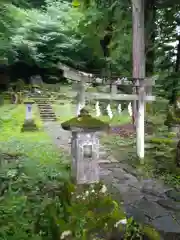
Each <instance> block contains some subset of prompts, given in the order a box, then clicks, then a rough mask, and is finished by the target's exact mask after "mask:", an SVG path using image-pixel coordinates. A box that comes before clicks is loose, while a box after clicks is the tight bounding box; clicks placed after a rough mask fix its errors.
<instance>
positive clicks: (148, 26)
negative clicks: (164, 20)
mask: <svg viewBox="0 0 180 240" xmlns="http://www.w3.org/2000/svg"><path fill="white" fill-rule="evenodd" d="M155 20H156V7H155V0H151V1H145V52H146V77H151V76H152V75H153V72H154V59H155V51H154V43H155V37H156V23H155ZM146 92H147V94H148V95H152V86H148V87H147V88H146Z"/></svg>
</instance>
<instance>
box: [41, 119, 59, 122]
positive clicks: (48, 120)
mask: <svg viewBox="0 0 180 240" xmlns="http://www.w3.org/2000/svg"><path fill="white" fill-rule="evenodd" d="M43 122H56V119H43Z"/></svg>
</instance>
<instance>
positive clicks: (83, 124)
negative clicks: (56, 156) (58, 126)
mask: <svg viewBox="0 0 180 240" xmlns="http://www.w3.org/2000/svg"><path fill="white" fill-rule="evenodd" d="M83 111H86V110H85V109H82V110H81V114H80V115H79V116H78V117H75V118H72V119H70V120H68V121H66V122H64V123H62V128H63V129H65V130H71V129H72V128H81V129H87V130H94V131H100V130H102V131H103V130H108V129H109V124H107V123H105V122H103V121H101V120H99V119H96V118H93V117H92V116H91V115H90V114H89V113H88V112H86V114H83Z"/></svg>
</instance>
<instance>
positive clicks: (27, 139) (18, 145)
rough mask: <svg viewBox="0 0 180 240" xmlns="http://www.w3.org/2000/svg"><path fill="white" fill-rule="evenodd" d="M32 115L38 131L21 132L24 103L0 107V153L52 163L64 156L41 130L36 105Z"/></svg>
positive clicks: (42, 162)
mask: <svg viewBox="0 0 180 240" xmlns="http://www.w3.org/2000/svg"><path fill="white" fill-rule="evenodd" d="M33 116H34V120H35V123H36V124H37V126H38V128H39V131H36V132H21V127H22V125H23V122H24V118H25V106H24V105H16V106H15V105H11V104H8V105H4V106H2V107H1V108H0V129H1V134H0V154H2V155H3V156H6V154H7V155H9V156H15V155H17V156H18V155H21V156H24V157H25V156H26V157H28V158H30V159H31V160H32V161H36V160H37V162H39V163H41V164H47V163H48V164H52V163H53V162H59V161H60V160H63V158H65V156H64V154H63V153H61V152H60V150H58V149H56V147H55V146H54V145H53V144H52V142H51V139H50V138H49V136H48V135H47V134H46V133H45V132H44V131H43V128H42V122H41V120H40V117H39V114H38V110H37V107H36V105H34V106H33Z"/></svg>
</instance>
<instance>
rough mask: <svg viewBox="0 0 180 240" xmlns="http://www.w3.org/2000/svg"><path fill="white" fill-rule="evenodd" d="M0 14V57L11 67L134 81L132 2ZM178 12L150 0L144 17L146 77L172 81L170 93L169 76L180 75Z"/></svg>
mask: <svg viewBox="0 0 180 240" xmlns="http://www.w3.org/2000/svg"><path fill="white" fill-rule="evenodd" d="M166 4H168V8H167V5H166ZM0 9H1V11H0V54H1V58H4V57H6V58H8V60H9V63H11V62H14V61H15V60H21V61H25V62H27V63H29V64H35V63H36V64H37V65H39V66H40V67H48V68H49V67H54V66H56V65H57V63H58V62H63V63H66V64H68V65H70V66H73V67H76V68H81V69H85V70H87V71H93V70H97V71H101V70H102V69H104V68H105V67H107V66H110V68H111V71H112V72H116V73H117V74H119V75H121V76H122V75H124V76H131V75H132V54H131V49H132V17H131V15H132V13H131V1H123V0H120V1H110V0H109V1H104V0H101V1H100V0H74V1H73V2H72V1H68V0H64V1H63V0H29V1H23V0H14V1H10V0H9V1H8V2H7V1H4V2H2V1H1V3H0ZM179 10H180V7H179V5H178V4H174V5H173V4H172V5H169V2H168V3H167V1H154V0H149V1H148V4H147V6H146V15H145V16H147V19H145V20H146V23H145V24H146V54H147V63H148V64H147V74H150V75H152V74H154V73H156V74H158V75H159V76H160V77H159V78H160V79H162V80H163V79H164V78H166V77H167V78H168V79H171V80H168V81H166V82H167V83H168V84H170V85H172V87H173V86H174V83H173V80H172V79H173V77H171V76H174V72H176V75H177V74H178V72H179V60H178V56H179V55H178V51H177V44H176V41H179V33H178V31H177V30H178V26H179V25H180V16H179ZM107 63H110V64H109V65H106V64H107ZM176 82H177V81H176ZM158 83H159V84H160V85H161V84H162V81H160V80H159V81H158ZM168 84H167V89H168V88H169V87H168V86H169V85H168Z"/></svg>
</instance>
